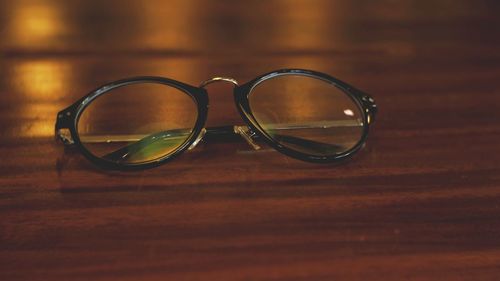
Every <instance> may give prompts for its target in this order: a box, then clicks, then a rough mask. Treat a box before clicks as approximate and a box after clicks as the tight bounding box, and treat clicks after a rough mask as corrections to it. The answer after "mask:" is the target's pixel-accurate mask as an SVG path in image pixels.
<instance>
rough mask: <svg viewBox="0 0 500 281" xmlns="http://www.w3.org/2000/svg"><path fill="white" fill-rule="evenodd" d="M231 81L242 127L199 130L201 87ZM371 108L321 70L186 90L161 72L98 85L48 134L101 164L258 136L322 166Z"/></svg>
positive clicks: (354, 147)
mask: <svg viewBox="0 0 500 281" xmlns="http://www.w3.org/2000/svg"><path fill="white" fill-rule="evenodd" d="M217 81H222V82H228V83H231V84H233V85H234V100H235V103H236V107H237V109H238V111H239V113H240V115H241V117H242V118H243V121H244V122H245V123H246V126H223V127H214V128H205V127H204V124H205V121H206V119H207V112H208V94H207V91H206V90H205V87H206V86H207V85H208V84H211V83H214V82H217ZM376 112H377V107H376V105H375V102H374V100H373V98H372V97H370V96H369V95H367V94H365V93H363V92H362V91H360V90H358V89H356V88H354V87H352V86H350V85H349V84H347V83H345V82H342V81H340V80H338V79H336V78H334V77H331V76H329V75H327V74H324V73H320V72H316V71H311V70H303V69H283V70H277V71H274V72H271V73H267V74H264V75H261V76H259V77H257V78H255V79H254V80H252V81H250V82H247V83H245V84H243V85H239V84H238V82H237V81H236V80H235V79H232V78H225V77H215V78H212V79H209V80H207V81H205V82H203V83H202V84H201V85H200V86H199V87H193V86H190V85H187V84H184V83H182V82H178V81H175V80H171V79H168V78H162V77H136V78H129V79H123V80H119V81H116V82H112V83H110V84H107V85H104V86H102V87H100V88H98V89H96V90H94V91H92V92H90V93H89V94H87V95H86V96H84V97H82V98H81V99H80V100H78V101H77V102H75V103H74V104H73V105H71V106H69V107H68V108H66V109H64V110H62V111H61V112H59V113H58V115H57V120H56V125H55V129H56V137H57V138H59V139H60V140H62V141H63V142H64V143H65V144H67V145H72V146H75V147H77V148H78V149H79V150H80V151H81V152H82V154H83V155H84V156H85V157H87V158H88V159H89V160H91V161H92V162H94V163H96V164H98V165H100V166H103V167H107V168H115V169H126V168H147V167H153V166H157V165H160V164H162V163H164V162H166V161H168V160H171V159H173V158H175V157H176V156H178V155H179V154H181V153H182V152H184V151H186V150H190V149H193V148H194V147H195V146H196V145H197V144H198V143H199V142H200V141H201V140H202V138H204V137H207V138H208V137H212V138H224V137H232V136H233V137H234V136H235V135H240V136H242V137H243V138H244V139H245V140H246V141H247V142H248V143H249V144H250V145H251V146H252V147H253V148H254V149H259V148H260V146H259V144H258V141H259V140H262V141H263V142H265V143H267V145H269V146H271V147H272V148H274V149H276V150H277V151H279V152H281V153H283V154H286V155H288V156H291V157H293V158H296V159H300V160H303V161H309V162H316V163H330V162H336V161H339V160H341V159H345V158H347V157H350V156H352V155H353V154H354V153H355V152H357V151H358V150H359V149H360V148H361V147H363V145H364V143H365V140H366V137H367V135H368V129H369V127H370V125H371V124H372V123H373V121H374V117H375V114H376Z"/></svg>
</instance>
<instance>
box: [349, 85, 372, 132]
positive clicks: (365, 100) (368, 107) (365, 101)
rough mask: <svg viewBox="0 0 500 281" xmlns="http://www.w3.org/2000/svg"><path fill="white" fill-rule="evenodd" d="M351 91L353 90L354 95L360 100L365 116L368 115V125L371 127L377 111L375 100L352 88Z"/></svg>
mask: <svg viewBox="0 0 500 281" xmlns="http://www.w3.org/2000/svg"><path fill="white" fill-rule="evenodd" d="M352 90H354V93H355V94H356V95H357V96H358V97H359V99H361V103H362V105H363V108H364V110H365V112H366V114H368V118H367V119H368V124H369V125H371V124H372V123H373V122H374V121H375V117H376V116H377V111H378V109H377V104H376V103H375V99H374V98H373V97H372V96H371V95H369V94H367V93H365V92H363V91H361V90H359V89H356V88H352Z"/></svg>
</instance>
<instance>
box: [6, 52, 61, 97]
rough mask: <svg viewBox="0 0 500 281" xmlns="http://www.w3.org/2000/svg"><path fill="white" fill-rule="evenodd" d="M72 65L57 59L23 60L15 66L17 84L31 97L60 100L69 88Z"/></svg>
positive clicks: (23, 92)
mask: <svg viewBox="0 0 500 281" xmlns="http://www.w3.org/2000/svg"><path fill="white" fill-rule="evenodd" d="M70 72H71V71H70V66H69V64H68V63H66V62H61V61H55V60H33V61H21V62H19V63H18V64H16V65H15V66H14V75H15V78H14V80H15V82H14V83H15V84H16V85H15V86H16V88H17V89H18V90H19V92H21V93H22V94H23V95H27V96H28V97H29V98H30V99H32V100H33V99H34V100H40V99H49V100H52V101H53V100H58V99H60V98H61V97H62V96H63V95H64V94H65V93H66V92H67V91H68V89H69V81H68V80H69V73H70Z"/></svg>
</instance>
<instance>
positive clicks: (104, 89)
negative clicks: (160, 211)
mask: <svg viewBox="0 0 500 281" xmlns="http://www.w3.org/2000/svg"><path fill="white" fill-rule="evenodd" d="M282 75H301V76H308V77H311V78H315V79H320V80H323V81H325V82H328V83H330V84H332V85H333V86H335V87H337V88H338V89H340V90H341V91H342V92H344V93H345V94H346V95H347V96H348V97H350V98H351V99H352V101H353V102H355V103H356V104H357V105H358V106H359V108H360V109H362V113H363V132H362V136H361V138H360V139H359V141H358V142H357V143H356V145H354V146H353V147H352V148H351V149H349V150H347V151H344V152H342V153H339V154H333V155H328V156H317V155H310V154H306V153H302V152H299V151H296V150H293V149H290V148H288V147H286V146H284V145H282V144H281V143H279V142H278V141H276V140H275V139H273V138H272V137H271V136H270V135H269V134H268V133H267V132H266V131H265V130H264V129H263V128H262V127H261V126H260V125H259V123H258V122H257V121H256V118H255V117H254V115H253V113H252V109H251V107H250V104H249V96H250V94H251V92H252V90H253V89H254V88H255V87H256V86H257V85H259V84H260V83H262V82H264V81H266V80H268V79H272V78H275V77H277V76H282ZM137 83H158V84H164V85H167V86H170V87H174V88H176V89H178V90H180V91H182V92H184V93H186V94H187V95H189V96H190V97H191V98H192V99H193V100H194V101H195V102H196V106H197V110H198V116H197V119H196V122H195V125H194V128H193V129H192V131H191V134H190V135H189V137H188V138H187V139H186V140H185V141H184V142H183V143H182V144H181V145H180V146H179V147H178V148H177V149H175V150H174V151H173V152H171V153H169V154H167V155H165V156H163V157H160V158H158V159H154V160H151V161H148V162H140V163H118V162H112V161H108V160H105V159H103V158H100V157H98V156H96V155H94V154H92V153H91V152H90V151H89V150H87V149H86V148H85V146H84V145H83V143H82V142H81V140H80V137H79V134H78V121H79V118H80V117H81V114H82V113H83V111H84V110H85V108H86V107H87V106H88V105H89V104H91V103H92V101H93V100H95V99H96V98H98V97H100V96H101V95H103V94H106V93H108V92H110V91H112V90H113V89H116V88H119V87H123V86H127V85H131V84H137ZM234 84H235V85H234V89H233V94H234V101H235V103H236V107H237V109H238V112H239V113H240V115H241V117H242V119H243V121H244V122H245V123H246V124H247V126H248V127H249V129H250V130H251V131H252V132H253V135H254V136H255V137H256V138H258V139H262V140H263V141H264V142H265V143H266V144H268V145H269V146H270V147H272V148H274V149H275V150H277V151H278V152H281V153H283V154H285V155H287V156H290V157H293V158H296V159H299V160H302V161H307V162H313V163H332V162H339V161H341V160H344V159H346V158H349V157H351V156H352V155H353V154H355V153H356V152H357V151H359V150H360V149H361V148H362V147H363V145H364V143H365V141H366V138H367V136H368V131H369V127H370V125H371V124H372V123H373V122H374V120H375V115H376V113H377V106H376V104H375V101H374V100H373V98H372V97H371V96H369V95H368V94H366V93H364V92H362V91H360V90H358V89H356V88H354V87H353V86H351V85H349V84H348V83H346V82H343V81H341V80H339V79H337V78H334V77H332V76H330V75H327V74H325V73H321V72H317V71H312V70H305V69H281V70H276V71H273V72H269V73H266V74H263V75H260V76H258V77H257V78H255V79H253V80H251V81H249V82H247V83H245V84H242V85H237V84H236V83H234ZM208 104H209V98H208V93H207V91H206V90H205V88H204V85H202V86H200V87H194V86H191V85H188V84H185V83H182V82H179V81H176V80H172V79H169V78H164V77H157V76H141V77H132V78H126V79H121V80H118V81H115V82H111V83H109V84H106V85H104V86H101V87H99V88H97V89H95V90H93V91H91V92H90V93H88V94H87V95H85V96H84V97H82V98H81V99H79V100H78V101H76V102H75V103H73V104H72V105H71V106H69V107H67V108H66V109H64V110H62V111H60V112H59V113H58V114H57V119H56V124H55V131H56V137H58V138H60V139H61V140H62V141H63V142H64V143H65V144H71V145H72V146H74V147H75V148H77V149H78V150H79V151H80V152H81V153H82V154H83V155H84V156H85V157H86V158H87V159H89V160H90V161H91V162H93V163H95V164H96V165H98V166H101V167H104V168H109V169H143V168H152V167H156V166H159V165H162V164H164V163H166V162H168V161H170V160H172V159H174V158H176V157H177V156H178V155H179V154H181V153H183V152H184V151H185V150H187V149H188V148H189V147H190V146H191V145H192V144H193V143H194V142H196V141H199V139H197V138H198V136H200V134H201V133H202V130H203V129H204V126H205V122H206V120H207V115H208ZM221 128H222V127H221ZM226 128H229V127H226ZM64 129H67V130H69V132H70V134H71V136H70V137H67V136H66V137H65V136H64V135H63V134H61V130H64ZM209 133H210V134H221V132H217V130H216V129H212V130H210V129H209V128H207V134H209ZM224 133H229V134H231V133H232V134H234V132H229V131H227V132H222V134H224Z"/></svg>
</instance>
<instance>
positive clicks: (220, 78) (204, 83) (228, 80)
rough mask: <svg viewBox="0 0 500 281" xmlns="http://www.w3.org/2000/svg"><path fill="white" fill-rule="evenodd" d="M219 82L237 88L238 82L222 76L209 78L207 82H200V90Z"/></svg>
mask: <svg viewBox="0 0 500 281" xmlns="http://www.w3.org/2000/svg"><path fill="white" fill-rule="evenodd" d="M219 81H222V82H227V83H231V84H233V85H234V86H235V87H238V86H239V84H238V81H236V79H234V78H231V77H223V76H216V77H212V78H210V79H208V80H205V81H203V82H201V84H200V88H205V87H206V86H207V85H209V84H212V83H215V82H219Z"/></svg>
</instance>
